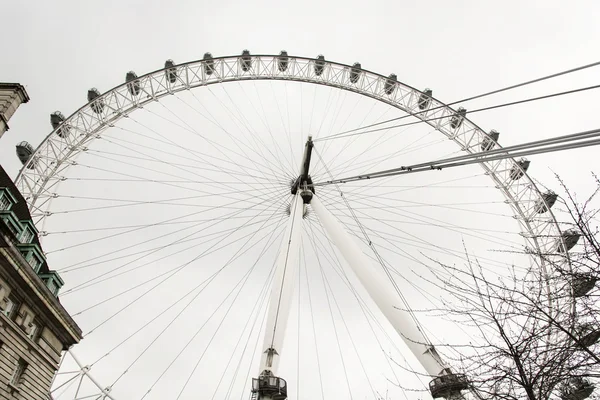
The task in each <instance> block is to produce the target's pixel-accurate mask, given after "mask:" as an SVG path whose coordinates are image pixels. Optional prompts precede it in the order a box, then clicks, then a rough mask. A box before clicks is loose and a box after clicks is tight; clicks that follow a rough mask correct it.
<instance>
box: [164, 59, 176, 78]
mask: <svg viewBox="0 0 600 400" xmlns="http://www.w3.org/2000/svg"><path fill="white" fill-rule="evenodd" d="M165 76H166V77H167V80H168V81H169V82H171V83H175V82H176V81H177V68H175V63H174V62H173V60H171V59H168V60H167V61H165Z"/></svg>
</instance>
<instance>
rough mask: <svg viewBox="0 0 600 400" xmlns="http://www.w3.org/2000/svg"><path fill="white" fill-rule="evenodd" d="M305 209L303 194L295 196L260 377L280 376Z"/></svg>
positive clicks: (269, 314)
mask: <svg viewBox="0 0 600 400" xmlns="http://www.w3.org/2000/svg"><path fill="white" fill-rule="evenodd" d="M303 208H304V204H303V201H302V198H301V197H300V194H297V195H295V196H294V198H293V200H292V204H291V206H290V219H289V221H288V226H287V229H286V231H285V236H284V240H283V244H282V247H281V250H280V252H279V256H278V258H277V266H276V270H275V277H274V280H273V287H272V290H271V299H270V304H269V311H268V314H267V322H266V328H265V336H264V340H263V347H262V349H263V354H262V357H261V360H260V371H259V374H264V372H265V371H269V372H270V374H271V375H274V376H277V367H278V365H279V359H280V357H281V350H282V347H283V338H284V335H285V328H286V325H287V320H288V316H289V312H290V307H291V301H292V295H293V293H294V286H295V285H296V278H297V276H298V251H299V248H300V246H299V245H300V230H301V228H302V214H303V211H304V210H303Z"/></svg>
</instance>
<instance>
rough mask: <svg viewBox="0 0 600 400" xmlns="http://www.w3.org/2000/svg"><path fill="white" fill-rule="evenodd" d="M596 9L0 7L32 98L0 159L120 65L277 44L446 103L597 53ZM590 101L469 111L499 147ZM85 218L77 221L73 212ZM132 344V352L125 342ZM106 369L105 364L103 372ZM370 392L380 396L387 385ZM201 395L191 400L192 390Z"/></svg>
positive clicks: (6, 64) (562, 157)
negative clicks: (391, 79)
mask: <svg viewBox="0 0 600 400" xmlns="http://www.w3.org/2000/svg"><path fill="white" fill-rule="evenodd" d="M599 17H600V4H599V3H598V2H597V1H577V2H568V3H567V2H559V1H527V2H525V1H503V2H491V1H453V2H448V1H441V0H437V1H427V2H407V1H393V2H392V1H375V2H359V1H344V2H341V1H337V0H336V1H327V2H323V1H312V0H309V1H303V2H296V3H294V2H291V3H290V2H287V3H286V2H276V1H256V2H235V1H222V2H205V1H191V0H190V1H177V0H172V1H168V2H167V1H157V0H154V1H152V0H146V1H142V0H140V1H126V0H119V1H117V0H106V1H102V2H91V1H76V0H72V1H66V0H61V1H53V2H48V1H41V0H38V1H31V2H5V3H4V4H3V5H2V21H3V22H2V27H3V31H4V32H5V35H4V38H5V40H4V41H3V49H2V55H1V56H0V80H1V81H5V82H18V83H21V84H23V85H24V86H25V87H26V88H27V91H28V93H29V96H30V97H31V101H30V102H29V103H28V104H25V105H23V106H22V107H21V108H20V109H19V111H18V112H17V113H16V114H15V116H14V117H13V119H12V120H11V121H10V128H11V129H10V130H9V131H8V132H7V133H6V134H5V135H4V136H3V137H2V139H0V163H1V164H2V166H3V167H4V168H5V169H6V170H7V171H8V172H9V174H10V175H11V176H13V177H15V176H16V174H17V172H18V170H19V168H20V163H19V161H18V160H17V157H16V155H15V149H14V146H15V145H16V143H18V142H19V141H21V140H27V141H29V142H30V143H32V144H33V145H34V147H35V146H37V145H38V144H39V143H40V142H41V141H42V140H43V138H44V137H45V136H46V135H48V133H50V131H51V128H50V123H49V114H50V113H51V112H52V111H55V110H61V111H62V112H63V113H64V114H65V115H67V116H68V115H70V114H71V113H72V112H74V111H75V110H76V109H78V108H79V107H81V106H82V105H83V104H84V103H85V102H86V92H87V90H88V89H89V88H90V87H97V88H98V89H99V90H100V91H101V92H104V91H106V90H108V89H110V88H112V87H114V86H116V85H118V84H121V83H122V81H123V79H124V76H125V73H126V72H127V71H129V70H134V71H136V72H137V73H138V74H139V75H141V74H143V73H146V72H150V71H153V70H156V69H159V68H162V65H163V63H164V60H165V59H167V58H172V59H174V60H175V62H185V61H192V60H196V59H199V58H201V57H202V55H203V54H204V53H205V52H207V51H210V52H212V54H213V55H214V56H219V55H233V54H239V53H240V52H241V50H242V49H246V48H247V49H249V50H250V51H251V52H252V53H254V54H258V53H262V54H271V53H278V52H279V51H280V50H282V49H285V50H287V51H288V53H289V54H290V55H299V56H307V57H311V56H316V55H317V54H324V55H325V57H326V58H327V59H328V60H333V61H338V62H341V63H345V64H351V63H353V62H355V61H360V62H361V63H362V66H363V67H364V68H365V69H369V70H371V71H375V72H378V73H381V74H385V75H387V74H389V73H391V72H394V73H396V74H397V75H398V80H399V81H402V82H405V83H407V84H408V85H411V86H414V87H417V88H424V87H430V88H432V89H433V91H434V96H435V97H436V98H438V99H440V100H442V101H445V102H453V101H456V100H459V99H461V98H466V97H470V96H473V95H476V94H480V93H482V92H486V91H490V90H494V89H498V88H501V87H504V86H508V85H512V84H515V83H519V82H522V81H526V80H530V79H534V78H537V77H540V76H543V75H548V74H551V73H555V72H558V71H562V70H565V69H569V68H573V67H576V66H580V65H583V64H588V63H592V62H595V61H598V59H599V58H600V55H599V54H598V51H597V48H598V41H599V39H600V25H598V23H597V21H598V18H599ZM598 76H599V74H598V69H591V70H587V71H584V72H580V73H576V74H571V75H568V76H565V77H561V78H558V79H555V80H552V81H548V82H544V83H541V84H538V85H531V86H528V87H526V88H523V89H519V90H514V91H510V92H508V93H504V94H501V95H497V96H493V97H490V98H488V99H483V100H480V101H476V102H472V103H468V104H465V105H464V106H465V107H466V108H467V109H474V108H479V107H483V106H486V105H493V104H498V103H502V102H506V101H513V100H519V99H523V98H526V97H533V96H537V95H542V94H547V93H552V92H556V91H562V90H569V89H574V88H578V87H583V86H591V85H595V84H598ZM324 96H325V95H324ZM599 100H600V92H598V91H592V92H586V93H584V94H576V95H572V96H567V97H563V98H558V99H550V100H544V101H539V102H536V103H533V104H526V105H520V106H515V107H510V108H503V109H500V110H495V111H489V112H484V113H478V114H474V115H473V116H472V117H471V118H472V119H473V121H475V122H476V123H477V124H478V125H479V126H481V127H482V128H483V129H485V130H489V129H496V130H498V131H500V132H501V136H500V142H501V143H502V144H503V145H510V144H516V143H519V142H522V141H530V140H536V139H542V138H547V137H551V136H556V135H563V134H568V133H574V132H577V131H581V130H587V129H593V128H597V127H598V124H599V122H600V114H599V113H598V111H597V110H598V104H599ZM356 123H358V121H356ZM440 151H442V150H440ZM597 154H598V149H597V148H588V149H584V150H575V151H570V152H568V153H556V154H552V155H546V156H536V157H532V158H531V160H532V165H531V167H530V170H529V171H530V173H531V175H532V176H533V177H535V178H537V179H539V180H540V181H541V182H543V183H544V184H546V185H548V186H550V187H556V186H557V184H556V181H555V180H554V178H553V173H554V172H557V173H559V174H560V175H561V176H562V177H563V178H564V179H565V181H566V182H567V183H568V184H569V185H570V186H572V187H573V188H574V189H575V190H576V191H578V192H582V193H585V192H588V191H589V190H590V189H591V187H592V179H591V176H590V174H589V172H590V171H592V170H596V171H598V168H597V165H598V163H597ZM415 157H416V156H415ZM423 157H428V154H426V153H425V154H424V155H423ZM88 191H89V192H90V193H91V192H93V189H87V188H84V189H81V192H79V194H81V193H83V192H85V193H88ZM471 195H472V193H471V194H469V195H468V196H471ZM456 196H458V198H460V196H465V195H464V194H463V195H461V194H456ZM173 197H176V196H173ZM434 201H440V202H442V199H440V200H437V199H434ZM443 201H444V202H449V201H448V198H445V199H443ZM137 217H138V216H137V215H136V216H135V218H137ZM100 219H101V218H100V217H98V218H97V220H100ZM97 220H96V221H94V223H97V222H98V221H97ZM82 221H83V222H84V223H85V221H86V220H85V218H82V219H81V220H76V222H77V223H78V224H81V222H82ZM469 222H475V221H469ZM65 223H66V222H65ZM70 223H73V221H70ZM46 250H48V249H46ZM90 254H93V253H90ZM79 256H81V254H79ZM60 261H61V262H62V261H64V260H60ZM54 268H57V267H54ZM165 295H168V293H167V294H165ZM67 303H68V302H67ZM98 318H101V317H98ZM140 318H141V317H140ZM82 323H84V324H88V323H91V322H90V320H85V321H83V322H82ZM298 330H299V328H298ZM107 336H109V335H107ZM183 336H185V335H183ZM183 336H182V337H183ZM177 338H178V337H176V336H174V337H173V338H172V339H173V340H177ZM92 340H96V339H90V340H89V341H92ZM181 340H183V339H181ZM94 343H97V344H98V347H101V346H100V345H103V344H105V341H104V340H100V339H98V342H92V344H91V345H89V346H88V347H87V348H86V351H89V353H87V354H89V355H90V358H93V357H94V356H95V355H98V354H101V353H102V351H105V349H104V348H102V349H99V350H97V351H94V349H93V347H94ZM90 346H91V350H90ZM129 350H130V352H131V354H134V353H135V351H136V348H135V346H131V347H130V349H129ZM131 354H129V353H127V354H126V355H129V356H130V355H131ZM156 357H157V358H155V359H154V360H155V362H156V363H158V361H160V360H162V361H161V362H163V363H164V362H165V361H164V360H163V359H161V358H160V354H159V355H158V356H156ZM332 357H333V356H332ZM126 358H127V357H126V356H125V355H123V359H124V360H125V361H122V363H121V364H119V360H117V361H114V362H115V365H125V364H126V363H127V359H126ZM191 358H193V357H191ZM90 362H91V361H90ZM372 362H375V361H373V360H372ZM151 366H152V363H147V364H146V365H145V366H144V367H145V368H146V369H145V370H144V371H146V372H148V374H149V375H151V373H152V371H154V372H156V371H158V370H160V369H161V368H159V367H157V368H155V369H152V368H151ZM290 371H295V370H294V369H293V368H292V369H290ZM109 372H110V368H106V369H105V370H104V371H103V372H102V371H101V372H100V375H103V374H104V375H105V376H109V375H110V374H109ZM294 373H295V372H294ZM290 374H291V372H290ZM113 378H114V377H113ZM379 378H381V377H379ZM379 378H378V379H379ZM107 379H110V377H109V378H107ZM173 379H175V378H173ZM295 379H296V378H292V377H290V378H289V380H290V381H292V380H294V381H295ZM150 380H152V379H150ZM132 382H133V383H138V382H139V385H140V388H142V386H143V388H142V389H143V390H142V392H143V391H145V390H146V388H147V386H148V383H147V382H146V381H144V380H143V373H140V375H139V376H138V375H135V378H132ZM380 382H385V379H382V380H380ZM144 385H146V386H144ZM307 385H308V386H307V387H311V388H312V387H314V385H312V384H307ZM174 386H175V385H174ZM344 390H345V389H344ZM378 390H380V392H381V393H384V392H385V390H386V387H379V389H378ZM192 392H194V391H192ZM121 393H132V394H133V393H135V394H138V393H139V390H138V391H135V390H134V391H129V392H128V391H127V390H125V391H123V392H121ZM159 393H163V394H166V395H167V397H169V398H175V396H174V395H173V394H172V393H175V394H177V393H178V390H176V389H173V390H172V391H171V392H169V391H163V392H159ZM329 393H331V394H332V395H335V394H340V393H343V394H344V396H345V395H346V394H345V393H346V392H344V391H336V390H333V391H330V392H329ZM357 393H360V394H361V395H363V392H360V391H358V392H357ZM365 393H371V392H370V391H367V392H365ZM193 394H194V393H191V392H190V393H187V394H186V395H189V396H192V395H193ZM209 394H210V395H212V392H211V393H209ZM198 395H200V396H202V394H201V393H200V392H199V389H196V390H195V396H196V397H197V396H198ZM364 396H367V394H364ZM398 396H399V395H398ZM311 397H312V396H311ZM317 397H318V396H317ZM408 397H409V398H414V397H413V396H412V395H410V394H409V396H408ZM291 398H292V399H296V397H295V396H294V397H291ZM300 398H304V396H303V395H301V396H300ZM360 398H363V397H360ZM364 398H372V397H364ZM398 398H403V397H398ZM392 399H396V397H392Z"/></svg>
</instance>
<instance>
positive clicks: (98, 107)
mask: <svg viewBox="0 0 600 400" xmlns="http://www.w3.org/2000/svg"><path fill="white" fill-rule="evenodd" d="M87 99H88V103H92V104H91V106H90V107H91V108H92V111H93V112H95V113H96V114H100V113H101V112H102V111H104V99H103V98H101V97H100V92H99V91H98V89H96V88H91V89H90V90H88V93H87Z"/></svg>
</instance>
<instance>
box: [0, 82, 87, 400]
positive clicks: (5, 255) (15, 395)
mask: <svg viewBox="0 0 600 400" xmlns="http://www.w3.org/2000/svg"><path fill="white" fill-rule="evenodd" d="M7 86H10V87H12V88H13V90H14V91H13V96H12V97H10V96H9V95H7V94H6V93H7V92H6V90H8V89H6V88H7ZM11 99H12V100H11ZM27 100H29V97H28V96H27V93H26V92H25V90H24V89H23V87H22V86H21V85H18V84H4V83H0V120H1V122H0V124H3V125H0V128H2V127H6V126H7V122H8V120H9V119H10V117H11V116H12V115H13V113H14V111H15V110H16V108H17V107H18V105H19V103H20V101H23V102H25V101H27ZM2 129H4V128H2ZM4 131H5V129H4V130H1V129H0V135H1V134H2V133H3V132H4ZM1 145H3V144H2V143H1V142H0V146H1ZM62 285H63V281H62V279H61V277H60V275H59V274H58V273H57V272H56V271H53V270H51V269H50V268H49V266H48V264H47V262H46V259H45V257H44V253H43V251H42V248H41V246H40V241H39V238H38V232H37V230H36V228H35V226H34V224H33V222H32V219H31V215H30V213H29V209H28V208H27V203H26V202H25V199H24V198H23V196H22V195H21V193H19V191H18V190H17V188H16V186H15V184H14V183H13V181H12V180H11V179H10V177H9V176H8V174H7V173H6V172H5V171H4V169H3V168H2V167H1V166H0V399H23V400H38V399H44V400H47V399H48V398H49V392H50V387H51V385H52V381H53V379H54V375H55V373H56V370H57V369H58V367H59V364H60V360H61V356H62V354H63V352H64V351H65V350H66V349H68V348H69V347H70V346H72V345H74V344H76V343H78V342H79V340H80V339H81V329H80V328H79V327H78V326H77V324H76V323H75V322H74V321H73V319H72V318H71V317H70V316H69V314H68V313H67V311H66V310H65V309H64V307H63V306H62V305H61V304H60V301H59V299H58V294H59V291H60V289H61V287H62Z"/></svg>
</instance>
